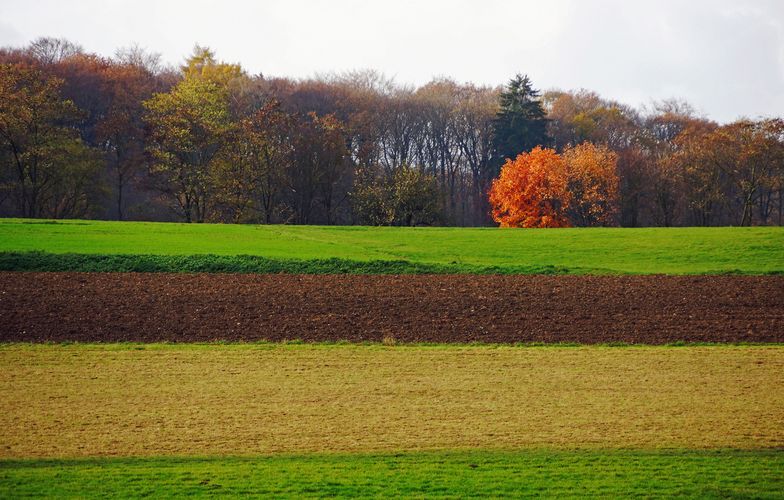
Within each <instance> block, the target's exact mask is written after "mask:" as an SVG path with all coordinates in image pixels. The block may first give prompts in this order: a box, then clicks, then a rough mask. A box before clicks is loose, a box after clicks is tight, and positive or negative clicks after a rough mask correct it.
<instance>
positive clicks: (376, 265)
mask: <svg viewBox="0 0 784 500" xmlns="http://www.w3.org/2000/svg"><path fill="white" fill-rule="evenodd" d="M0 271H31V272H137V273H256V274H262V273H263V274H547V275H551V274H588V273H589V272H590V271H588V270H569V269H566V268H557V267H553V266H506V267H499V266H476V265H469V264H454V265H447V264H426V263H418V262H409V261H404V260H395V261H384V260H371V261H359V260H346V259H339V258H330V259H314V260H298V259H269V258H266V257H260V256H257V255H128V254H116V255H101V254H73V253H66V254H56V253H47V252H38V251H32V252H0ZM592 271H593V273H595V274H608V273H609V271H606V270H604V271H602V270H598V269H597V270H592Z"/></svg>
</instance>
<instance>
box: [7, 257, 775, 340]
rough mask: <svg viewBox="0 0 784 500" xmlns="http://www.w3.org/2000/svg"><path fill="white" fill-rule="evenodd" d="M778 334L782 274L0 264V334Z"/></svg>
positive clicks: (261, 336)
mask: <svg viewBox="0 0 784 500" xmlns="http://www.w3.org/2000/svg"><path fill="white" fill-rule="evenodd" d="M295 339H299V340H304V341H339V340H348V341H382V340H384V339H387V340H390V339H394V340H395V341H397V342H498V343H516V342H578V343H588V344H591V343H609V342H628V343H646V344H663V343H670V342H677V341H687V342H784V277H781V276H555V277H547V276H476V275H438V276H416V275H403V276H379V275H376V276H367V275H359V276H356V275H354V276H352V275H326V276H314V275H219V274H136V273H18V272H9V273H0V341H3V342H9V341H30V342H41V341H82V342H121V341H138V342H158V341H171V342H192V341H213V340H230V341H235V340H236V341H257V340H268V341H282V340H295Z"/></svg>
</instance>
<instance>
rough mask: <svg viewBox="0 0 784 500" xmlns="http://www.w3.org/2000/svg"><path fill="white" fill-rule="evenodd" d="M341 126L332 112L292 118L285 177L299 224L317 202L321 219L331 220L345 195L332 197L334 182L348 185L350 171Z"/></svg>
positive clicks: (302, 222)
mask: <svg viewBox="0 0 784 500" xmlns="http://www.w3.org/2000/svg"><path fill="white" fill-rule="evenodd" d="M342 126H343V125H342V123H341V122H340V121H339V120H338V119H337V118H335V117H334V116H333V115H327V116H323V117H320V116H318V115H317V114H316V113H308V114H307V115H305V116H300V117H299V118H298V119H297V120H296V122H295V127H296V128H295V131H294V135H293V155H292V161H291V163H290V165H289V171H288V173H287V178H288V184H289V190H290V193H291V202H292V208H293V210H294V214H295V217H296V222H297V223H299V224H308V223H311V222H313V218H312V215H313V212H314V209H315V208H316V204H317V203H319V202H320V203H321V205H322V206H323V208H324V218H325V222H326V223H327V224H332V223H333V221H334V211H335V208H336V207H337V205H338V204H340V203H341V202H342V201H343V198H344V197H345V196H343V197H341V198H340V199H337V198H336V189H337V187H338V185H339V184H340V183H341V182H345V183H346V184H347V185H348V183H349V182H350V181H349V179H348V176H349V175H350V172H351V168H350V164H349V163H348V161H347V158H348V150H347V147H346V142H345V137H344V135H343V132H342ZM345 192H346V193H347V192H348V191H347V190H346V191H345Z"/></svg>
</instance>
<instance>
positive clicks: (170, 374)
mask: <svg viewBox="0 0 784 500" xmlns="http://www.w3.org/2000/svg"><path fill="white" fill-rule="evenodd" d="M0 366H2V367H3V369H2V371H0V399H2V401H3V406H4V411H3V412H2V413H0V442H2V443H3V446H2V449H0V456H2V458H6V459H8V458H25V457H26V458H29V457H42V458H44V457H45V458H53V457H80V456H83V457H96V456H125V457H128V456H169V455H193V456H226V455H230V456H234V455H264V454H269V453H305V452H344V451H350V452H383V451H399V450H409V451H411V450H428V449H468V448H474V449H520V448H556V449H558V448H560V449H573V448H597V449H605V448H629V449H658V448H686V449H705V448H713V449H715V448H737V449H761V448H776V447H783V446H784V420H783V419H782V418H781V417H782V415H783V414H784V384H782V381H783V380H782V373H784V349H782V348H780V347H774V346H769V347H764V346H759V347H733V346H714V347H689V348H679V347H615V348H611V347H579V348H578V347H540V348H530V347H529V348H517V347H488V346H485V347H456V346H455V347H414V346H397V347H383V346H349V345H339V346H309V345H272V344H270V345H225V346H222V345H210V346H198V345H196V346H194V345H188V346H177V345H133V344H130V345H108V346H101V345H70V346H41V345H23V344H16V345H6V346H3V347H2V348H0Z"/></svg>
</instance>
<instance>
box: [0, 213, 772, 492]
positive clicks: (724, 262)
mask: <svg viewBox="0 0 784 500" xmlns="http://www.w3.org/2000/svg"><path fill="white" fill-rule="evenodd" d="M95 271H101V272H95ZM129 271H132V272H129ZM782 273H784V231H782V230H781V229H780V228H701V229H696V228H681V229H639V230H637V229H563V230H530V231H528V230H526V231H516V230H497V229H446V228H368V227H349V228H347V227H297V226H292V227H289V226H230V225H209V224H205V225H185V224H151V223H109V222H86V221H56V222H55V221H26V220H18V219H16V220H2V221H0V367H2V370H0V398H2V401H3V411H2V412H0V444H1V446H0V496H3V497H14V496H25V495H44V496H102V495H103V496H105V495H122V496H144V495H148V494H160V495H169V494H171V495H178V494H189V495H190V494H194V495H199V494H208V495H209V494H228V495H245V494H249V493H262V494H268V495H274V496H297V497H299V496H313V495H324V494H326V495H338V496H342V495H359V496H374V495H375V496H378V495H383V496H389V495H402V496H411V495H415V496H417V495H427V496H472V495H490V496H516V495H526V494H527V495H567V496H568V495H580V496H604V497H606V496H629V495H644V496H657V495H658V496H662V497H667V496H673V495H681V496H692V497H693V496H752V497H775V496H776V495H777V494H778V492H779V491H781V489H782V487H784V485H783V484H782V477H783V476H782V474H781V471H782V469H784V455H783V454H782V452H781V450H782V449H784V424H783V423H782V418H781V415H783V414H784V390H783V389H782V387H784V385H782V383H781V382H782V375H781V374H782V373H784V347H782V344H783V343H784V328H782V325H784V276H781V274H782Z"/></svg>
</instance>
